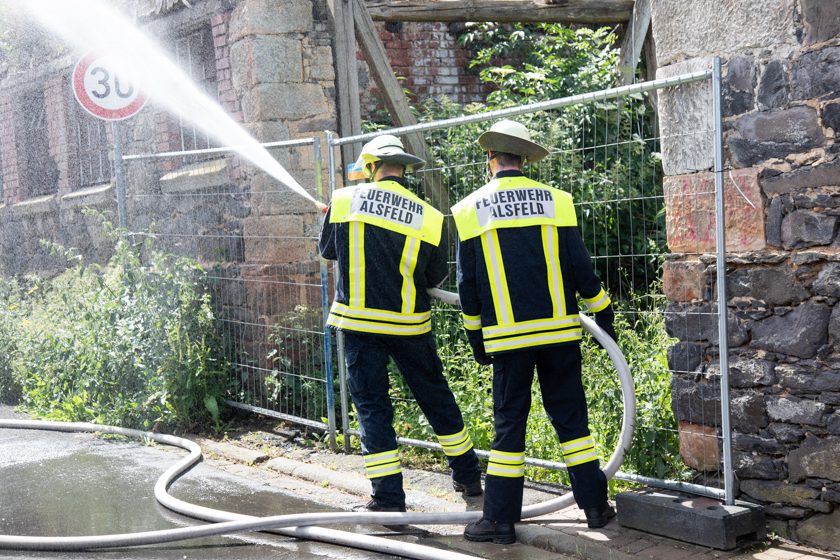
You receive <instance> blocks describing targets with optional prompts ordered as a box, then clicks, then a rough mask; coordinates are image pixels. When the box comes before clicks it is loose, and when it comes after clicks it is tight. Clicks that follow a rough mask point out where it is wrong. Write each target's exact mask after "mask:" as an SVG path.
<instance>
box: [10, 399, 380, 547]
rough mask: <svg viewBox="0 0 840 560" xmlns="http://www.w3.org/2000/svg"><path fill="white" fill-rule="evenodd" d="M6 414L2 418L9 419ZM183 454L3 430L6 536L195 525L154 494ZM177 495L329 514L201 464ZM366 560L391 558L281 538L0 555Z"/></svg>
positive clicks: (261, 509)
mask: <svg viewBox="0 0 840 560" xmlns="http://www.w3.org/2000/svg"><path fill="white" fill-rule="evenodd" d="M10 417H12V414H11V412H10V409H9V408H7V407H3V408H0V418H10ZM183 455H184V453H183V452H181V451H177V450H169V449H167V448H163V447H158V446H144V445H142V444H141V443H137V442H130V441H118V440H106V439H102V438H97V437H95V436H92V435H89V434H64V433H58V432H46V431H36V430H7V429H0V481H2V482H0V534H4V535H13V534H15V535H29V536H38V535H41V536H68V535H95V534H106V533H119V532H134V531H148V530H154V529H165V528H171V527H179V526H184V525H192V524H195V523H196V521H194V520H191V519H189V518H186V517H182V516H180V515H178V514H174V513H172V512H170V511H168V510H166V509H165V508H163V507H162V506H160V505H159V504H158V503H157V502H156V500H155V499H154V496H153V487H154V484H155V481H156V480H157V478H158V477H159V476H160V474H161V473H162V472H163V471H164V470H165V469H166V468H168V467H169V466H171V465H172V464H173V463H174V462H175V461H177V460H178V459H180V458H181V457H182V456H183ZM172 493H173V495H175V496H177V497H179V498H181V499H184V500H186V501H189V502H192V503H195V504H200V505H205V506H209V507H214V508H218V509H224V510H228V511H237V512H239V513H245V514H253V515H271V514H274V515H276V514H283V513H293V512H313V511H326V510H327V508H326V507H323V506H319V505H318V504H316V503H313V502H310V501H305V500H301V499H299V498H297V497H295V496H293V495H290V494H289V493H286V492H281V491H278V490H276V489H274V488H271V487H268V486H266V485H265V484H263V483H260V482H258V481H253V480H250V479H248V478H242V477H239V476H235V475H232V474H230V473H227V472H225V471H223V470H219V469H216V468H214V467H211V466H209V465H207V464H200V465H198V466H197V467H196V468H195V469H193V470H192V471H190V472H189V473H188V474H187V475H186V476H185V477H184V478H182V479H181V480H179V481H178V482H177V483H176V484H175V486H173V490H172ZM93 556H95V557H96V558H102V559H110V558H120V559H133V558H137V559H140V558H142V559H176V558H177V559H180V560H184V559H201V558H237V559H243V560H247V559H251V558H272V559H274V558H277V559H292V558H294V559H306V560H308V559H314V558H319V559H324V558H343V559H348V558H349V559H362V558H365V559H368V558H391V557H390V556H384V555H378V554H374V553H368V552H364V551H356V550H352V549H346V548H341V547H336V546H330V545H324V544H319V543H312V542H304V541H298V540H296V539H291V538H287V537H283V536H273V535H266V534H262V533H261V534H244V535H236V536H232V537H214V538H207V539H197V540H190V541H184V542H180V543H172V544H167V545H160V546H155V547H145V548H132V549H123V550H113V551H97V552H95V553H92V552H81V553H53V552H38V553H35V552H22V551H7V550H0V559H12V558H14V559H23V558H62V559H65V558H66V559H82V558H91V557H93Z"/></svg>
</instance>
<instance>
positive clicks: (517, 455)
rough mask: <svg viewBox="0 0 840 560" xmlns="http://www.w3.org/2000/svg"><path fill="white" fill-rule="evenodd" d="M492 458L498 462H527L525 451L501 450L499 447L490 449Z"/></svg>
mask: <svg viewBox="0 0 840 560" xmlns="http://www.w3.org/2000/svg"><path fill="white" fill-rule="evenodd" d="M490 460H491V461H495V462H497V463H508V464H517V463H524V462H525V452H524V451H499V450H498V449H491V450H490Z"/></svg>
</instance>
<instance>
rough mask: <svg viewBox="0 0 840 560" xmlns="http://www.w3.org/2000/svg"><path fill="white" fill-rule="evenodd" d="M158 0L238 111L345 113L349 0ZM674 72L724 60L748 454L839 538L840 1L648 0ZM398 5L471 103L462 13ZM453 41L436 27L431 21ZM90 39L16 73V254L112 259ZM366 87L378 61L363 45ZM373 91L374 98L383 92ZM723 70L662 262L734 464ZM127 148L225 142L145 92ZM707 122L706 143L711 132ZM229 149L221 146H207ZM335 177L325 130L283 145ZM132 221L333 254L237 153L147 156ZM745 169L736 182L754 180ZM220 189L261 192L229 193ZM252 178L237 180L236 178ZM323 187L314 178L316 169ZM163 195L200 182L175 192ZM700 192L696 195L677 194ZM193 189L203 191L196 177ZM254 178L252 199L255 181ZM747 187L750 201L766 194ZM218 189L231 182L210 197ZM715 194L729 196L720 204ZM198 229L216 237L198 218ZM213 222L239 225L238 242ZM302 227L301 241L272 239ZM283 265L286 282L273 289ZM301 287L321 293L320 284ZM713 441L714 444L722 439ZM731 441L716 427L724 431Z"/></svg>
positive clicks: (150, 25) (752, 479) (254, 119)
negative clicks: (709, 201)
mask: <svg viewBox="0 0 840 560" xmlns="http://www.w3.org/2000/svg"><path fill="white" fill-rule="evenodd" d="M129 4H130V3H129ZM189 4H191V6H190V7H187V6H186V3H183V2H172V1H168V2H161V1H160V0H158V1H154V0H136V2H135V6H134V7H133V8H132V9H131V11H132V15H134V16H135V17H136V18H137V22H138V25H140V26H142V27H143V28H144V29H145V30H147V31H148V32H149V33H152V34H153V35H155V36H156V37H158V38H159V39H160V42H161V43H162V44H163V45H164V46H166V48H167V49H168V50H169V51H170V52H171V53H172V55H173V56H174V57H175V59H176V60H177V61H178V62H179V63H180V64H181V65H182V67H184V68H186V69H188V71H189V72H190V73H191V77H192V78H193V79H194V80H196V81H198V82H200V83H202V84H203V85H204V87H205V89H206V90H207V91H208V92H210V93H211V95H213V96H215V97H216V98H217V99H218V100H219V102H220V103H221V104H222V105H223V106H224V107H225V108H226V110H227V111H228V112H229V113H230V114H231V115H233V116H234V117H235V118H236V120H238V121H239V122H241V123H242V124H243V125H245V126H246V128H248V130H249V131H251V132H252V133H253V134H254V135H255V137H257V139H259V140H261V141H274V140H286V139H293V138H301V137H309V136H314V135H320V134H321V133H322V132H323V131H324V130H336V129H337V127H338V125H337V118H336V83H335V74H336V73H335V68H334V65H333V55H334V53H333V42H332V32H331V29H332V25H333V22H331V19H330V10H329V7H328V4H327V0H283V1H282V6H283V9H282V10H279V9H277V7H278V4H280V2H279V0H191V1H190V2H189ZM650 5H651V29H650V37H651V38H652V41H653V45H654V46H655V49H654V51H653V54H655V60H653V58H654V57H653V56H649V57H648V58H649V60H648V64H649V66H650V67H649V68H648V71H649V74H650V75H653V73H652V72H651V70H652V69H653V68H655V69H656V76H657V77H666V76H672V75H677V74H682V73H685V72H687V71H691V70H694V69H698V68H703V69H706V68H710V67H711V61H712V57H715V56H719V57H722V62H723V80H724V83H723V118H724V155H725V170H726V171H725V188H726V200H727V201H728V203H729V202H731V203H732V204H731V205H730V206H731V212H729V213H728V214H727V250H728V262H727V293H728V298H729V299H728V302H727V303H728V309H729V317H728V324H729V337H730V340H729V345H730V364H731V374H732V380H731V385H732V399H731V403H730V404H731V407H732V426H733V431H734V440H733V448H734V455H735V457H734V467H735V473H736V479H737V483H738V496H739V498H743V499H747V500H751V501H756V502H759V503H762V504H764V505H766V506H767V512H768V515H769V518H770V524H771V528H772V529H775V530H776V531H778V532H779V533H780V534H782V535H786V536H790V537H792V538H794V539H797V540H800V541H803V542H808V543H811V544H816V545H819V546H824V547H825V548H830V547H831V545H832V544H833V545H834V546H835V548H836V543H837V542H840V532H839V531H840V529H838V528H840V303H838V301H840V235H838V229H840V142H838V140H840V3H838V2H836V1H835V0H694V1H690V2H685V1H681V0H650ZM378 25H380V31H381V38H382V39H383V41H384V42H385V43H386V46H387V49H388V52H389V55H390V56H391V57H392V60H391V63H392V66H393V67H394V68H395V70H396V71H397V72H399V73H400V74H401V75H402V76H404V77H406V80H405V82H404V85H405V87H407V88H409V89H411V90H412V91H413V92H414V93H416V94H417V95H420V96H422V95H426V94H440V93H445V94H447V95H449V96H450V97H452V98H453V99H456V100H458V101H464V102H469V101H474V100H479V99H481V97H482V95H484V94H485V93H486V92H485V91H484V90H483V89H482V86H481V85H480V84H479V83H478V81H477V79H476V77H475V76H474V75H470V74H469V72H466V71H465V68H464V64H465V60H466V55H465V53H464V52H463V51H462V50H460V49H459V47H458V46H457V44H456V43H455V42H454V39H453V37H452V35H451V33H450V32H449V28H448V27H447V25H445V24H409V23H406V24H405V25H396V24H392V25H388V26H386V25H385V24H378ZM430 37H431V38H433V39H434V40H433V41H429V38H430ZM79 54H80V53H67V52H59V53H57V54H55V56H52V57H50V58H49V59H45V60H37V61H30V62H31V63H30V64H27V65H25V72H24V71H22V70H21V68H20V67H17V68H16V67H13V66H7V67H6V68H5V75H0V77H2V81H0V271H2V272H3V273H5V274H26V273H33V272H35V273H45V274H52V273H54V272H55V271H56V270H57V269H58V268H59V267H60V266H61V264H60V263H58V262H55V261H54V260H53V257H51V256H50V255H49V253H48V252H47V251H46V250H45V249H43V248H42V247H41V246H40V245H39V240H40V239H52V240H55V241H60V242H62V243H64V244H67V245H72V246H75V247H78V248H80V249H81V250H82V252H83V254H85V256H86V257H88V258H91V259H94V260H99V261H102V260H105V259H106V258H107V256H108V254H107V253H108V245H107V244H106V243H105V242H104V241H103V240H102V238H101V235H100V233H99V228H98V225H97V220H96V219H95V218H93V217H90V216H87V215H83V214H82V208H84V207H93V208H97V209H100V210H104V211H109V212H112V213H113V212H114V207H115V206H114V191H113V176H112V169H111V161H110V158H111V149H112V138H111V137H110V134H111V130H110V128H109V126H107V125H106V124H105V123H103V122H101V121H97V120H96V119H94V118H93V117H91V116H89V115H87V114H86V113H85V112H84V111H83V110H81V109H80V108H79V107H78V104H77V103H76V102H75V100H74V99H73V96H72V93H71V92H70V88H69V82H68V80H69V76H70V72H71V71H72V68H73V65H74V64H75V61H76V58H77V57H78V55H79ZM360 72H361V76H362V80H361V81H362V85H363V86H365V85H366V81H365V80H366V77H365V76H366V72H365V67H364V64H363V63H360ZM365 91H366V93H365V94H364V95H363V104H364V106H365V107H366V108H367V109H370V108H371V107H373V106H374V105H375V101H374V99H375V92H372V91H371V90H370V89H366V90H365ZM706 92H707V89H706V90H701V89H700V86H697V88H694V87H686V88H682V89H680V90H679V91H677V92H673V93H666V94H663V95H662V96H660V98H659V99H658V101H657V103H658V108H657V113H658V115H659V126H660V128H661V130H662V132H663V138H666V139H668V140H667V141H666V143H665V145H663V146H662V153H663V167H664V172H665V175H666V178H665V182H664V192H665V201H666V210H667V213H668V221H669V225H668V244H669V248H670V251H671V252H672V255H671V256H670V258H669V259H668V260H667V262H666V264H665V269H664V290H665V294H666V296H667V298H668V299H669V302H670V303H669V307H668V310H667V321H668V329H669V333H670V334H671V335H672V336H674V337H676V338H678V339H679V342H678V343H677V344H676V345H675V346H673V347H672V348H671V350H670V352H669V363H670V367H671V369H672V370H673V371H674V378H673V384H672V404H673V409H674V412H675V414H676V416H677V419H678V420H679V422H680V432H681V444H682V448H683V456H684V458H685V461H686V462H687V464H689V466H691V467H692V468H695V469H697V470H699V471H716V470H718V469H719V468H720V450H719V448H718V443H719V439H718V438H717V437H709V436H718V435H719V434H718V433H717V430H718V428H717V426H718V425H719V423H718V422H717V420H714V421H712V420H711V419H717V418H719V416H720V400H719V392H718V387H717V384H718V383H719V375H718V366H717V363H718V362H717V360H718V358H717V347H716V344H717V342H716V338H717V319H716V318H715V317H714V311H715V310H714V309H713V307H714V302H715V301H716V290H717V287H716V286H715V269H714V258H713V254H714V236H713V231H711V232H710V231H709V230H708V228H705V229H704V227H703V226H704V224H705V225H708V224H710V223H713V206H710V205H702V204H695V205H693V204H692V201H695V202H696V201H697V200H699V198H698V197H692V196H690V195H691V194H692V193H699V192H703V191H708V190H709V189H710V186H711V188H713V186H714V180H713V179H714V177H713V173H712V169H713V160H712V157H713V153H714V152H713V149H712V146H710V145H708V144H702V142H707V141H708V138H709V136H692V135H681V134H680V132H681V131H688V130H694V129H696V128H698V127H707V128H708V127H710V126H711V124H710V120H709V119H710V116H711V114H712V112H711V106H710V103H711V99H710V98H709V96H708V95H707V93H706ZM123 135H124V136H123V151H124V152H125V153H128V154H138V153H157V152H166V151H177V150H184V149H193V148H201V147H208V146H212V145H213V144H212V141H211V140H209V139H208V138H206V137H203V136H202V135H201V134H196V133H195V131H194V130H193V129H192V127H191V125H189V123H184V122H179V120H178V118H177V117H175V116H173V115H170V114H168V113H167V112H165V111H163V110H161V109H159V108H157V107H155V106H154V105H149V106H147V107H146V108H145V109H144V110H143V111H142V112H141V113H140V114H139V115H137V116H136V117H133V118H132V119H131V120H130V121H127V122H126V123H125V125H124V126H123ZM681 138H683V139H685V138H696V139H701V138H702V139H701V140H697V142H701V144H699V145H698V144H692V143H691V142H692V141H693V140H685V141H683V140H680V139H681ZM208 161H210V163H208ZM282 163H283V165H284V166H286V168H287V169H288V170H289V171H290V173H291V174H292V175H293V176H295V177H296V178H298V179H299V180H300V182H301V183H302V184H304V185H307V186H312V185H314V184H315V183H316V175H315V173H314V171H313V160H312V154H311V152H310V151H307V150H303V149H291V150H288V151H287V152H284V153H283V155H282ZM127 185H128V189H129V191H130V192H131V193H132V194H133V195H134V196H130V197H129V207H128V217H129V224H130V225H131V226H132V227H133V228H136V229H140V230H143V231H146V230H150V229H153V230H154V231H157V232H160V233H161V234H162V235H163V236H165V237H166V239H168V243H169V245H170V248H172V249H174V250H176V251H178V252H181V253H183V254H190V255H192V256H196V257H198V258H200V259H201V260H202V261H204V262H207V263H213V266H214V267H216V269H217V275H218V276H223V277H226V278H233V277H236V278H242V279H245V280H248V279H262V280H264V279H266V278H268V279H275V280H278V281H277V282H276V283H275V284H276V286H281V285H285V284H284V283H283V282H281V281H280V280H282V279H288V278H307V277H311V276H313V275H317V274H318V266H319V264H318V261H317V256H316V255H315V254H314V244H313V243H312V238H313V237H314V236H315V235H317V230H318V219H319V216H318V215H316V214H315V213H314V212H312V211H311V209H310V208H311V207H310V206H309V205H308V203H306V202H305V201H302V200H298V198H297V197H289V196H285V195H283V194H281V193H279V192H278V188H277V186H276V185H275V184H273V182H272V181H271V180H270V179H269V178H268V177H267V176H265V175H264V174H262V173H261V172H257V171H255V170H253V169H252V168H250V167H248V166H245V165H243V164H241V163H240V162H238V161H237V160H236V158H230V157H228V158H219V159H212V158H211V160H207V159H201V160H194V159H193V160H191V159H162V160H149V161H144V162H142V163H133V164H131V165H129V166H127ZM736 187H737V188H736ZM220 189H228V190H231V192H243V193H244V192H247V193H248V194H249V195H250V196H249V197H247V199H246V198H245V197H238V196H234V195H231V196H230V197H228V198H227V199H225V202H224V203H222V204H220V203H219V202H218V201H219V200H220V199H219V198H218V197H202V196H198V195H200V194H201V193H217V192H219V190H220ZM237 190H238V191H237ZM313 192H314V191H313ZM144 193H147V194H149V195H152V194H156V193H168V194H173V195H175V194H183V195H184V196H182V197H178V196H172V197H169V198H168V199H167V201H168V203H167V205H165V206H161V205H160V204H157V202H158V201H159V200H160V199H159V198H156V197H154V196H142V195H143V194H144ZM686 194H687V195H689V196H677V195H686ZM187 195H189V196H187ZM246 200H247V202H245V201H246ZM744 200H747V201H748V202H749V203H748V204H744V203H743V201H744ZM211 201H212V203H211ZM710 213H712V214H711V218H710ZM196 234H200V235H196ZM214 236H217V237H219V238H224V239H225V240H226V241H225V243H224V244H223V245H222V244H220V243H218V242H213V241H212V240H213V239H214ZM275 236H283V237H286V238H289V239H297V240H298V241H297V242H292V243H287V244H285V245H283V247H282V249H280V248H278V247H277V246H274V245H271V244H269V243H265V242H264V240H265V239H267V238H271V237H275ZM239 286H240V288H239V289H237V290H231V291H227V292H226V293H225V294H223V298H225V299H224V303H225V304H228V305H231V306H235V307H236V308H238V309H241V310H243V311H241V313H243V314H244V315H243V317H241V319H242V320H243V321H244V322H246V323H248V324H252V325H254V329H255V332H252V333H243V334H242V335H241V336H242V338H243V340H250V339H255V338H258V337H259V336H260V335H259V333H257V332H256V330H259V328H262V327H264V326H265V325H267V324H270V323H271V321H272V320H274V319H276V317H277V316H279V315H280V314H282V313H284V312H287V311H289V310H288V309H280V308H278V309H260V310H259V311H254V312H253V313H251V314H250V315H249V313H250V312H249V311H248V309H257V307H258V306H256V304H254V303H253V302H255V301H261V300H264V299H271V297H270V295H271V294H270V293H269V292H270V291H271V290H279V289H286V288H280V287H273V288H272V287H271V284H270V283H269V284H263V283H253V282H248V281H243V282H242V283H241V284H240V285H239ZM267 286H268V287H267ZM300 290H301V292H302V293H301V294H300V298H298V299H301V300H302V301H304V302H308V303H310V304H312V305H313V306H316V307H317V305H320V303H319V302H320V291H319V290H318V289H314V288H301V289H300ZM709 442H711V443H709ZM710 446H711V448H710Z"/></svg>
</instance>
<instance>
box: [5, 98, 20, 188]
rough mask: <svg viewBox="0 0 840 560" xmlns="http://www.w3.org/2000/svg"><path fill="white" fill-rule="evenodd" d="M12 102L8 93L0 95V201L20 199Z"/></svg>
mask: <svg viewBox="0 0 840 560" xmlns="http://www.w3.org/2000/svg"><path fill="white" fill-rule="evenodd" d="M14 115H15V113H14V102H13V100H12V96H11V95H9V94H5V95H0V131H2V132H0V171H2V172H3V199H2V200H0V203H5V204H14V203H16V202H19V201H20V174H19V173H18V154H17V144H16V141H15V117H14Z"/></svg>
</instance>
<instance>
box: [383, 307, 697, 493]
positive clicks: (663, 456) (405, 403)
mask: <svg viewBox="0 0 840 560" xmlns="http://www.w3.org/2000/svg"><path fill="white" fill-rule="evenodd" d="M649 305H650V306H651V307H653V306H655V305H656V303H655V302H653V303H650V304H649ZM621 311H622V310H621V307H620V306H619V313H618V318H617V320H616V331H617V332H618V336H619V345H620V347H621V349H622V352H623V353H624V355H625V358H626V359H627V362H628V365H629V366H630V370H631V372H632V375H633V380H634V383H635V392H636V400H637V403H636V406H637V410H636V431H635V435H634V439H633V444H632V447H631V449H630V451H629V452H628V453H627V455H626V457H625V459H624V463H623V464H622V467H621V468H622V470H624V471H625V472H631V473H638V474H642V475H645V476H655V477H658V478H677V479H684V478H685V476H686V474H687V472H686V470H685V467H684V465H683V464H682V461H681V460H680V457H679V441H678V438H677V431H676V420H675V419H674V416H673V413H672V411H671V405H670V381H671V373H670V372H669V370H668V366H667V360H666V357H665V348H667V346H668V341H669V340H670V339H669V337H668V335H667V334H666V332H665V322H664V317H663V315H662V313H661V312H659V313H657V312H645V313H638V314H635V313H631V312H627V313H622V312H621ZM435 317H436V325H435V336H436V340H437V345H438V353H439V355H440V357H441V359H442V360H443V363H444V371H445V372H446V375H447V379H448V381H449V386H450V387H451V388H452V391H453V392H454V393H455V398H456V400H457V401H458V404H459V406H460V408H461V412H462V414H463V416H464V421H465V423H466V424H467V428H468V429H469V430H470V433H471V435H472V438H473V443H474V444H475V446H476V447H477V448H480V449H490V447H491V444H492V441H493V433H494V430H493V394H492V377H493V374H492V368H490V367H482V366H479V365H478V364H477V363H476V362H475V360H473V358H472V353H471V350H470V347H469V344H468V343H467V340H466V336H465V335H464V334H463V327H462V325H461V319H460V316H459V315H458V314H456V313H453V312H450V311H445V312H442V313H437V314H436V315H435ZM582 353H583V380H584V386H585V388H586V396H587V402H588V405H589V426H590V430H591V431H592V434H593V436H594V438H595V441H596V444H597V448H598V450H599V451H600V453H601V456H602V459H603V461H604V462H606V459H607V458H608V456H609V454H610V453H611V452H612V451H613V449H614V447H615V445H616V444H617V442H618V439H619V436H620V430H621V421H622V411H623V408H622V396H621V385H620V383H619V380H618V375H617V373H616V371H615V367H614V366H613V364H612V361H611V360H610V358H609V355H608V354H607V353H606V352H605V351H603V350H601V349H600V348H599V347H598V346H597V345H596V344H595V343H594V342H593V341H592V338H591V337H589V336H585V337H584V342H583V345H582ZM391 379H392V388H391V393H392V398H393V401H394V406H395V418H396V421H395V424H396V426H395V427H396V430H397V432H398V434H399V435H400V436H404V437H409V438H416V439H428V438H429V437H433V431H432V430H431V427H430V426H429V424H428V422H427V421H426V419H425V417H423V415H422V413H421V412H420V409H419V407H417V405H416V404H415V403H414V402H413V401H411V400H410V396H411V394H410V392H409V391H408V389H407V387H406V386H405V384H404V383H403V382H402V381H401V377H400V376H399V375H392V377H391ZM526 451H527V453H528V456H530V457H537V458H541V459H546V460H554V461H562V453H561V451H560V445H559V441H558V438H557V435H556V434H555V432H554V428H553V427H552V426H551V423H550V422H549V420H548V417H547V416H546V414H545V412H544V410H543V408H542V400H541V397H540V391H539V388H538V383H537V380H536V375H535V376H534V389H533V404H532V411H531V415H530V417H529V419H528V431H527V437H526ZM602 464H603V463H602ZM528 476H529V477H531V478H533V479H536V480H544V481H553V482H558V481H559V482H568V479H566V477H565V474H564V473H562V472H558V471H546V470H543V469H529V472H528Z"/></svg>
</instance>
